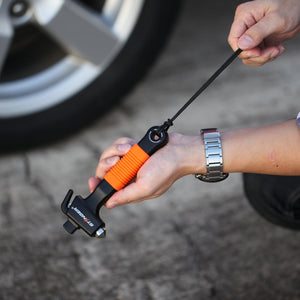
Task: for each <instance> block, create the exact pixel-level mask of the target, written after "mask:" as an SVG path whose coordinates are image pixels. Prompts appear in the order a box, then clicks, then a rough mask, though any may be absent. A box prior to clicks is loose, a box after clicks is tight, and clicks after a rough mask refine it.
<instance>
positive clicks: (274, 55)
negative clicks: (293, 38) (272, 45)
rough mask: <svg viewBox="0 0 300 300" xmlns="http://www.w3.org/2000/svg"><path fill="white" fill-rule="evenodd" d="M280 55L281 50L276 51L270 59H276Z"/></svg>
mask: <svg viewBox="0 0 300 300" xmlns="http://www.w3.org/2000/svg"><path fill="white" fill-rule="evenodd" d="M279 54H280V50H277V49H276V50H274V51H273V52H272V53H271V55H270V57H271V58H276V57H277V56H278V55H279Z"/></svg>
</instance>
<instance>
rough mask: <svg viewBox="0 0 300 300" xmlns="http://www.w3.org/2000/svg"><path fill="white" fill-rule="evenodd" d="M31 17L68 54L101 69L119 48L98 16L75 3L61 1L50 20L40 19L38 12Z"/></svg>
mask: <svg viewBox="0 0 300 300" xmlns="http://www.w3.org/2000/svg"><path fill="white" fill-rule="evenodd" d="M50 2H52V1H50ZM36 3H37V2H36ZM44 3H45V2H44ZM34 14H35V20H36V21H37V22H38V23H39V24H40V26H42V27H43V29H44V30H46V31H47V32H48V34H49V35H51V36H52V38H54V39H55V40H56V41H58V43H59V44H60V45H61V46H62V47H63V48H65V49H66V50H67V52H68V53H70V54H72V55H74V56H77V57H79V58H81V59H84V60H88V61H90V62H91V63H92V64H96V65H100V64H101V63H102V62H103V61H105V59H106V58H107V56H108V55H109V54H110V53H111V51H112V50H113V49H114V48H115V47H116V46H117V45H118V42H119V41H118V39H117V37H116V36H115V34H114V33H113V32H112V31H111V30H109V27H107V26H106V25H105V24H104V23H103V22H102V21H101V19H100V17H99V15H97V14H96V13H94V12H93V11H88V9H87V8H84V7H83V6H80V5H79V4H76V3H75V2H72V1H69V0H66V1H61V4H60V6H59V8H58V9H56V11H55V13H54V14H53V15H52V17H51V18H49V16H47V18H46V19H43V16H42V15H39V10H36V11H35V13H34Z"/></svg>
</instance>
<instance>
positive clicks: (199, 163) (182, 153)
mask: <svg viewBox="0 0 300 300" xmlns="http://www.w3.org/2000/svg"><path fill="white" fill-rule="evenodd" d="M176 137H177V139H178V138H179V139H180V141H178V140H177V143H176V145H175V151H176V152H177V157H178V162H179V170H180V172H181V173H182V176H185V175H189V174H195V173H205V172H206V160H205V150H204V143H203V139H202V137H201V136H200V135H197V136H187V135H177V134H176ZM172 139H173V137H172V136H171V141H172Z"/></svg>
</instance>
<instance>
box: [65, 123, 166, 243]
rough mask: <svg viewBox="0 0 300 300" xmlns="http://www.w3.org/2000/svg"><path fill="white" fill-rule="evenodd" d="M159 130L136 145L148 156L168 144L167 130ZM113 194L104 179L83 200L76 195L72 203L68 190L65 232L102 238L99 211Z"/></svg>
mask: <svg viewBox="0 0 300 300" xmlns="http://www.w3.org/2000/svg"><path fill="white" fill-rule="evenodd" d="M159 128H160V127H159V126H153V127H151V128H150V129H149V130H148V131H147V133H146V134H145V136H144V137H143V138H142V139H141V140H140V141H139V143H138V145H139V146H140V147H141V148H142V149H143V150H144V151H145V152H146V153H147V154H148V155H149V156H151V155H152V154H153V153H155V152H156V151H157V150H159V149H160V148H162V147H163V146H164V145H166V143H167V142H168V133H167V130H162V131H161V130H159ZM115 192H116V190H115V189H114V188H113V187H112V186H111V185H110V184H109V183H108V182H107V181H106V180H105V179H103V180H102V181H101V182H100V183H99V184H98V186H97V187H96V189H95V190H94V192H92V193H91V194H90V195H89V196H88V197H87V198H85V199H84V198H83V197H81V196H79V195H77V196H75V198H74V200H73V201H72V195H73V191H72V190H69V191H68V193H67V195H66V196H65V199H64V200H63V202H62V204H61V210H62V212H63V213H64V214H65V215H66V216H67V217H68V220H67V221H66V222H65V224H64V228H65V230H66V231H67V232H68V233H70V234H73V233H74V232H75V231H76V230H77V229H83V230H84V231H85V232H86V233H87V234H88V235H89V236H91V237H95V236H96V237H104V236H105V223H104V222H103V221H102V220H101V218H100V216H99V211H100V209H101V207H102V206H103V205H104V204H105V203H106V201H107V200H108V199H109V198H110V197H111V196H112V195H113V194H114V193H115Z"/></svg>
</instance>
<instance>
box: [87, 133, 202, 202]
mask: <svg viewBox="0 0 300 300" xmlns="http://www.w3.org/2000/svg"><path fill="white" fill-rule="evenodd" d="M134 143H135V141H134V140H132V139H129V138H120V139H118V140H116V141H115V142H114V143H113V144H112V145H111V146H110V147H109V148H107V149H106V150H105V151H104V152H103V154H102V155H101V157H100V160H99V164H98V166H97V169H96V175H95V177H93V178H90V179H89V187H90V191H91V192H92V191H93V190H94V189H95V188H96V186H97V185H98V184H99V183H100V181H101V180H102V179H103V177H104V175H105V174H106V173H107V172H108V171H109V170H110V169H111V168H112V167H113V166H114V165H115V164H116V163H117V162H118V161H119V159H120V156H124V155H125V154H126V153H127V152H128V151H129V150H130V148H131V146H132V145H133V144H134ZM203 157H204V150H203V142H202V141H201V138H200V137H199V136H185V135H181V134H177V133H170V134H169V142H168V143H167V145H166V146H164V147H163V148H162V149H160V150H159V151H157V152H156V153H154V154H153V155H152V156H151V157H150V158H149V159H148V160H147V161H146V162H145V164H144V165H143V166H142V167H141V168H140V170H139V171H138V173H137V176H136V178H135V180H134V181H133V182H131V183H130V184H129V185H127V186H126V187H125V188H123V189H121V190H120V191H118V192H116V193H115V194H114V195H113V196H112V197H111V198H110V199H109V200H108V201H107V203H106V207H107V208H113V207H115V206H119V205H123V204H126V203H135V202H140V201H142V200H146V199H152V198H156V197H158V196H160V195H162V194H163V193H164V192H166V191H167V190H168V189H169V188H170V186H171V185H172V184H173V183H174V182H175V181H176V180H177V179H179V178H180V177H183V176H185V175H187V174H193V173H204V172H205V169H204V168H205V165H204V161H203Z"/></svg>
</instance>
